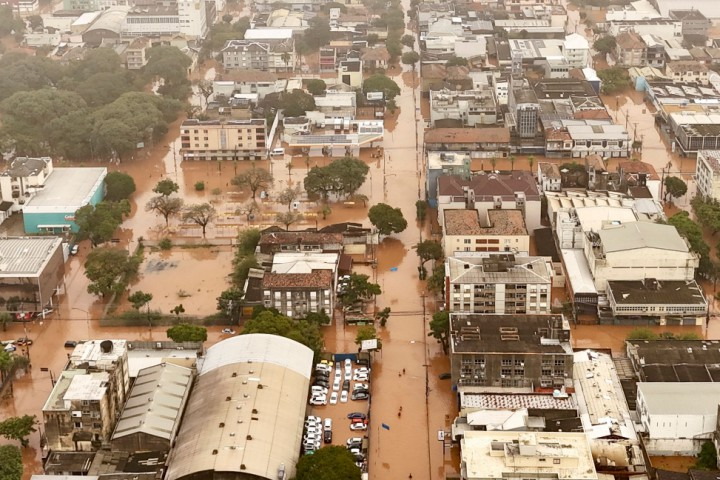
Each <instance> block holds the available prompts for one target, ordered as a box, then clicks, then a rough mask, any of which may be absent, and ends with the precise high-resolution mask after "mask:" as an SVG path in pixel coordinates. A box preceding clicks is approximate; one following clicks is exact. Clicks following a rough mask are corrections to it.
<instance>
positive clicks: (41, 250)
mask: <svg viewBox="0 0 720 480" xmlns="http://www.w3.org/2000/svg"><path fill="white" fill-rule="evenodd" d="M61 243H62V239H60V238H57V237H23V238H3V239H0V277H17V276H37V275H39V274H40V272H42V270H43V268H44V266H45V264H46V263H47V261H48V260H49V259H50V257H51V256H52V254H53V253H54V252H55V250H56V249H58V248H60V244H61Z"/></svg>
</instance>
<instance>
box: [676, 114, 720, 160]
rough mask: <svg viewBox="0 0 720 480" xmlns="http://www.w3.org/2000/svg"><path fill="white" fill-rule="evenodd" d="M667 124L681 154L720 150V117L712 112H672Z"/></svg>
mask: <svg viewBox="0 0 720 480" xmlns="http://www.w3.org/2000/svg"><path fill="white" fill-rule="evenodd" d="M668 124H669V126H670V128H671V129H672V130H673V133H674V134H675V143H676V145H677V147H679V148H680V151H681V152H682V153H683V154H686V155H687V154H692V153H697V152H698V151H699V150H720V115H718V114H716V113H712V112H707V113H706V112H704V111H703V112H698V113H695V114H691V113H686V112H674V113H671V114H670V115H669V121H668Z"/></svg>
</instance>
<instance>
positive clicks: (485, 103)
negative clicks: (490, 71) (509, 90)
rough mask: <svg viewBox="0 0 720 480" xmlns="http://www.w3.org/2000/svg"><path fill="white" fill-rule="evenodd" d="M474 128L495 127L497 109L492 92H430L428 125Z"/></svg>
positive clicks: (488, 90)
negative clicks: (480, 126) (481, 126)
mask: <svg viewBox="0 0 720 480" xmlns="http://www.w3.org/2000/svg"><path fill="white" fill-rule="evenodd" d="M438 122H440V123H442V126H445V127H448V126H456V127H475V126H479V125H495V124H496V123H497V109H496V105H495V98H494V97H493V94H492V90H490V89H487V90H466V91H461V92H456V91H450V90H447V89H443V90H431V91H430V125H431V126H433V127H435V126H440V125H437V124H438Z"/></svg>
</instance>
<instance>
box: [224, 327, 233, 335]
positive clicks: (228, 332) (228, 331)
mask: <svg viewBox="0 0 720 480" xmlns="http://www.w3.org/2000/svg"><path fill="white" fill-rule="evenodd" d="M222 333H227V334H228V335H235V330H233V329H232V328H223V329H222Z"/></svg>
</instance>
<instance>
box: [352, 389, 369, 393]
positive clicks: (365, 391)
mask: <svg viewBox="0 0 720 480" xmlns="http://www.w3.org/2000/svg"><path fill="white" fill-rule="evenodd" d="M355 393H370V390H368V389H366V388H357V389H355V390H353V394H355Z"/></svg>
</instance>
